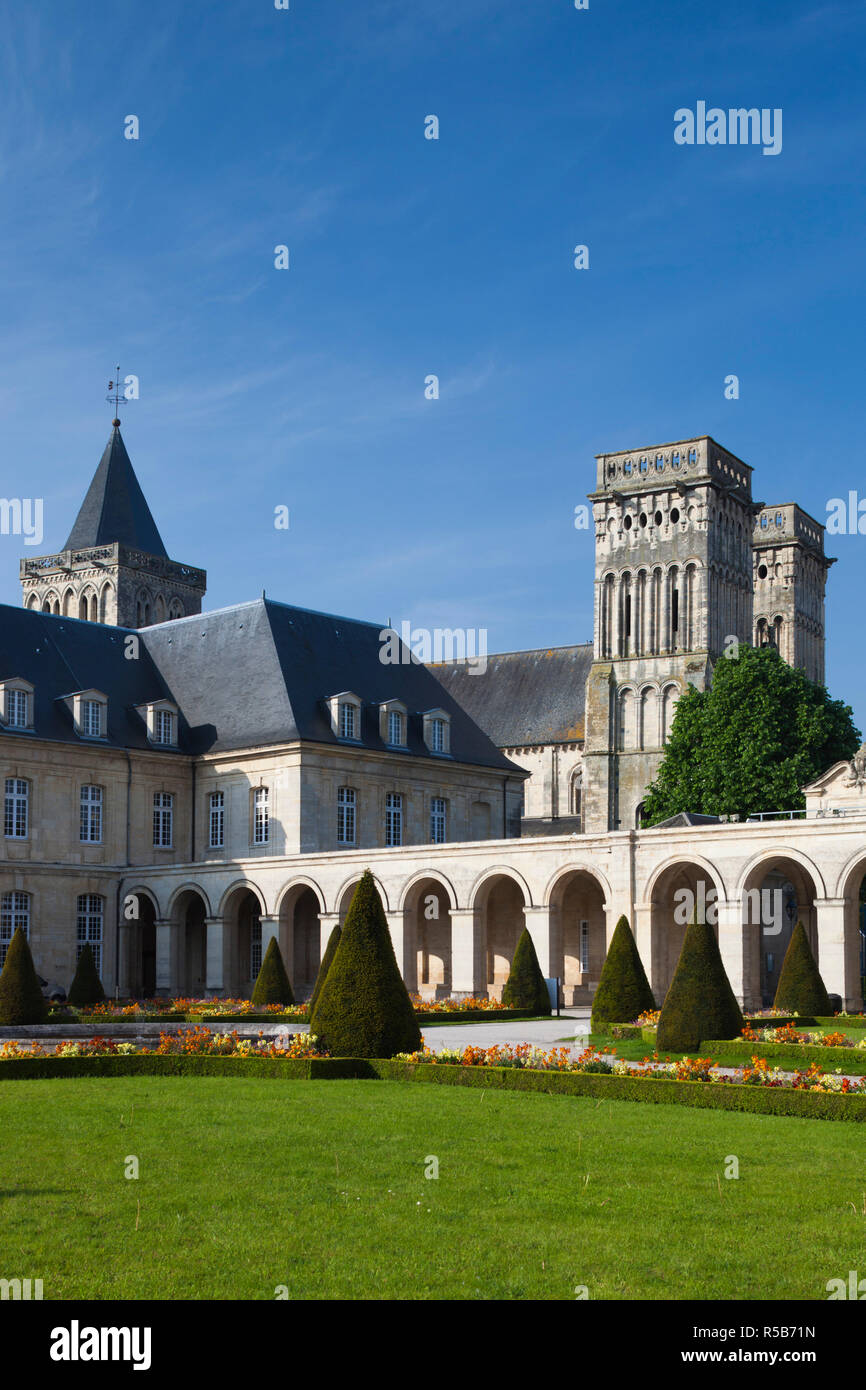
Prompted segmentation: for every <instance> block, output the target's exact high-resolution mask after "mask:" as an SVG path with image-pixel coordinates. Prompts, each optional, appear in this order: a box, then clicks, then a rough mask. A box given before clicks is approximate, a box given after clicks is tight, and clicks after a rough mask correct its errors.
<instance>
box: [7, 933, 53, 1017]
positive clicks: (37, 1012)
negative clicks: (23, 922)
mask: <svg viewBox="0 0 866 1390" xmlns="http://www.w3.org/2000/svg"><path fill="white" fill-rule="evenodd" d="M47 1013H48V1007H47V1005H46V1003H45V999H44V997H43V994H42V990H41V989H40V988H39V981H38V980H37V978H36V968H35V966H34V964H33V957H32V956H31V954H30V947H29V945H28V942H27V937H26V936H25V935H24V932H23V931H22V929H21V927H16V928H15V932H14V935H13V937H12V940H11V941H10V942H9V949H8V951H7V952H6V960H5V963H4V965H3V970H2V972H0V1023H9V1024H21V1023H44V1022H45V1016H46V1014H47Z"/></svg>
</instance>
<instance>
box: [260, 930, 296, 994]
mask: <svg viewBox="0 0 866 1390" xmlns="http://www.w3.org/2000/svg"><path fill="white" fill-rule="evenodd" d="M294 1002H295V996H294V994H293V992H292V983H291V980H290V979H289V976H288V971H287V970H286V967H285V963H284V961H283V954H282V951H281V950H280V946H279V942H278V941H277V938H276V937H275V936H272V937H271V939H270V941H269V942H268V949H267V950H266V951H265V958H264V960H263V961H262V963H261V967H260V969H259V973H258V975H257V976H256V982H255V984H254V985H253V992H252V996H251V998H250V1003H251V1004H258V1005H259V1007H260V1008H261V1006H262V1004H294Z"/></svg>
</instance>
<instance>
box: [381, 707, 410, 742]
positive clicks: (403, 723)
mask: <svg viewBox="0 0 866 1390" xmlns="http://www.w3.org/2000/svg"><path fill="white" fill-rule="evenodd" d="M408 713H409V712H408V710H407V709H406V706H405V705H404V704H403V702H402V700H384V701H383V702H382V704H380V706H379V736H380V738H381V739H382V742H383V743H386V744H387V745H388V747H389V748H405V747H406V732H407V729H408V727H409V723H408Z"/></svg>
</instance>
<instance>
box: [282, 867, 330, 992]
mask: <svg viewBox="0 0 866 1390" xmlns="http://www.w3.org/2000/svg"><path fill="white" fill-rule="evenodd" d="M324 911H325V895H324V893H323V892H322V890H321V888H320V887H319V885H318V884H317V883H316V882H315V881H314V880H313V879H311V878H307V877H306V876H305V875H303V874H299V875H298V876H297V877H296V878H293V879H292V881H291V882H290V883H287V884H286V885H285V886H284V887H283V888H282V889H281V890H280V893H279V895H278V898H277V906H276V916H277V921H278V926H277V933H278V937H277V939H278V942H279V947H280V952H281V954H282V957H283V962H284V964H285V967H286V970H287V971H288V975H289V979H290V980H291V982H292V988H293V990H294V994H295V998H296V999H298V1000H301V1001H302V1002H303V1000H305V999H309V997H310V995H311V994H312V992H313V986H314V985H315V983H316V977H317V975H318V973H319V966H320V964H321V961H322V949H323V946H322V914H323V913H324Z"/></svg>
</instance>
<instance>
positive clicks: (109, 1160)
mask: <svg viewBox="0 0 866 1390" xmlns="http://www.w3.org/2000/svg"><path fill="white" fill-rule="evenodd" d="M862 1153H863V1135H862V1126H858V1125H855V1124H846V1123H832V1124H831V1123H827V1122H821V1121H818V1120H800V1119H788V1118H776V1117H770V1116H756V1115H737V1114H728V1113H719V1112H711V1111H688V1110H686V1109H678V1108H674V1107H672V1106H658V1107H656V1106H650V1105H635V1104H631V1105H630V1104H628V1103H626V1102H616V1101H614V1102H596V1101H594V1100H583V1099H573V1098H565V1097H552V1096H544V1095H521V1094H517V1093H508V1092H505V1093H495V1092H479V1091H474V1090H462V1089H459V1088H454V1089H451V1088H449V1087H439V1086H421V1085H405V1084H403V1085H401V1084H400V1083H399V1082H386V1081H318V1082H300V1081H255V1080H253V1081H247V1080H234V1079H228V1078H227V1079H225V1080H223V1079H221V1078H220V1079H218V1078H169V1077H165V1078H157V1077H138V1078H129V1079H128V1080H126V1079H124V1080H116V1079H112V1080H84V1079H77V1080H68V1081H14V1082H5V1083H0V1171H2V1175H3V1176H2V1181H0V1196H2V1200H3V1223H2V1230H3V1241H2V1250H3V1260H2V1263H3V1268H2V1269H0V1275H2V1276H3V1277H7V1278H11V1277H16V1276H17V1277H21V1278H26V1277H30V1278H42V1279H43V1281H44V1291H45V1297H46V1299H51V1298H148V1297H157V1298H164V1299H165V1298H178V1299H199V1298H201V1299H210V1298H216V1299H220V1298H251V1299H270V1298H273V1297H274V1290H275V1288H276V1286H277V1285H280V1284H285V1285H287V1286H288V1291H289V1296H290V1297H291V1298H292V1299H309V1298H318V1297H324V1298H398V1299H400V1298H433V1299H440V1298H441V1299H444V1298H457V1299H463V1298H467V1299H478V1298H482V1299H488V1298H504V1299H529V1298H544V1299H570V1298H573V1297H574V1290H575V1287H576V1286H577V1285H582V1284H585V1285H587V1286H588V1289H589V1295H590V1297H591V1298H622V1299H629V1298H650V1299H676V1298H685V1297H690V1298H708V1299H713V1298H735V1299H755V1298H762V1299H763V1298H786V1299H816V1298H817V1299H822V1298H826V1296H827V1295H826V1291H825V1285H826V1282H827V1280H828V1279H830V1278H835V1277H837V1276H840V1277H845V1278H847V1274H848V1270H849V1269H857V1268H859V1267H862V1263H863V1242H864V1237H866V1214H864V1205H866V1196H864V1190H863V1189H864V1185H866V1182H864V1170H863V1162H862ZM132 1154H134V1155H136V1156H137V1157H138V1159H139V1164H140V1178H139V1179H138V1180H137V1181H130V1180H127V1179H125V1178H124V1161H125V1158H126V1156H127V1155H132ZM731 1154H734V1155H736V1156H737V1158H738V1160H739V1165H740V1177H739V1179H738V1180H735V1181H734V1180H726V1179H725V1177H724V1170H725V1162H726V1158H727V1156H728V1155H731ZM428 1155H435V1156H436V1157H437V1158H438V1160H439V1178H438V1180H427V1179H425V1177H424V1167H425V1161H426V1160H427V1157H428ZM139 1204H140V1209H139ZM136 1221H138V1229H136Z"/></svg>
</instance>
